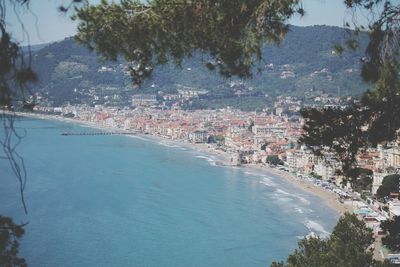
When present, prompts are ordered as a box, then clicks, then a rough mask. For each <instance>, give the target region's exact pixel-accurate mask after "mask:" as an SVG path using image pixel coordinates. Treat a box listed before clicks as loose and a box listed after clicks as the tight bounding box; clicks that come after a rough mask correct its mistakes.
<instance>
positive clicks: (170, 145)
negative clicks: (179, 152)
mask: <svg viewBox="0 0 400 267" xmlns="http://www.w3.org/2000/svg"><path fill="white" fill-rule="evenodd" d="M158 144H159V145H162V146H166V147H171V148H181V146H178V145H172V144H168V143H165V142H158Z"/></svg>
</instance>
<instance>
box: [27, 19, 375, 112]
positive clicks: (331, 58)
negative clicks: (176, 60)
mask: <svg viewBox="0 0 400 267" xmlns="http://www.w3.org/2000/svg"><path fill="white" fill-rule="evenodd" d="M346 36H348V35H346V31H345V30H344V29H341V28H338V27H330V26H312V27H295V26H292V27H291V31H290V32H289V33H288V34H287V36H286V38H285V39H284V41H283V42H282V43H281V44H280V45H279V46H275V45H268V46H266V47H265V49H264V61H263V62H260V64H259V66H258V67H256V68H254V75H253V78H252V79H248V80H239V79H236V78H231V79H224V78H221V77H220V76H218V75H217V74H215V73H213V72H212V71H209V70H208V69H207V68H206V67H205V66H204V64H205V63H206V62H207V60H206V59H205V58H203V57H202V56H200V55H195V56H194V57H192V58H189V59H187V60H185V61H184V63H183V64H182V66H181V68H179V67H175V66H172V65H166V66H162V67H160V68H158V69H156V71H155V72H154V75H153V77H152V78H151V79H149V80H147V81H146V82H145V83H144V85H143V86H142V87H141V88H134V87H133V86H132V85H131V80H130V76H129V74H128V72H127V69H126V63H125V62H124V61H123V60H120V61H118V62H108V61H102V60H101V59H100V58H99V57H98V56H97V55H96V54H95V53H94V52H90V51H88V50H87V49H86V48H84V47H83V46H80V45H78V44H76V43H75V42H74V40H73V39H72V38H68V39H65V40H63V41H60V42H56V43H52V44H50V45H47V46H46V47H44V48H42V49H41V50H39V51H36V52H33V53H34V57H33V58H34V61H33V67H34V69H35V71H36V72H37V73H38V75H39V80H40V82H39V83H37V84H36V85H35V86H34V87H33V88H32V89H33V92H35V93H38V94H39V95H40V96H41V97H42V100H41V101H42V102H50V104H52V105H61V104H64V103H66V102H70V103H88V104H95V103H103V104H104V103H105V104H113V105H127V104H129V102H130V99H131V95H133V94H137V93H158V92H164V93H172V94H173V93H176V92H177V88H180V87H181V86H186V87H192V88H197V89H205V90H208V91H209V93H208V94H207V95H206V96H204V97H202V99H198V100H195V101H192V102H190V103H189V106H187V107H188V108H196V107H199V108H209V107H221V106H225V105H230V106H236V107H241V108H247V109H248V108H252V106H255V107H256V106H257V105H258V104H259V103H265V102H266V101H271V100H272V99H273V97H275V96H277V95H295V96H301V97H303V96H304V97H306V98H307V97H313V96H315V95H318V94H321V93H323V92H325V93H329V94H333V95H341V96H345V95H358V94H360V93H361V92H363V91H365V90H366V89H367V88H371V87H372V85H368V84H365V83H363V82H362V81H361V78H360V75H359V71H360V67H359V61H360V59H361V58H362V56H363V53H362V52H363V49H360V50H359V51H355V52H345V53H344V54H342V55H337V54H335V53H334V52H333V46H334V45H335V44H337V43H341V42H343V41H344V40H345V38H346ZM364 39H365V40H362V42H361V44H362V45H364V44H365V43H366V41H367V40H366V36H364Z"/></svg>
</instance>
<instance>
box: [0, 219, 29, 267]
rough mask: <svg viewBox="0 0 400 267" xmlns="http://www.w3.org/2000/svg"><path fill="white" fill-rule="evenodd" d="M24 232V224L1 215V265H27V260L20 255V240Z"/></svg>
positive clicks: (6, 266)
mask: <svg viewBox="0 0 400 267" xmlns="http://www.w3.org/2000/svg"><path fill="white" fill-rule="evenodd" d="M24 232H25V231H24V228H23V226H22V225H17V224H15V223H14V222H13V220H12V219H11V218H9V217H3V216H1V215H0V266H4V267H13V266H21V267H24V266H27V264H26V262H25V260H24V259H23V258H20V257H18V247H19V241H18V240H19V239H20V238H21V237H22V235H23V234H24Z"/></svg>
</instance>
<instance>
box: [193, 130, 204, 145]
mask: <svg viewBox="0 0 400 267" xmlns="http://www.w3.org/2000/svg"><path fill="white" fill-rule="evenodd" d="M189 142H191V143H196V144H198V143H207V142H208V132H207V131H194V132H191V133H189Z"/></svg>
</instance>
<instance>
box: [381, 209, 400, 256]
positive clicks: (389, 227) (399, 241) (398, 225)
mask: <svg viewBox="0 0 400 267" xmlns="http://www.w3.org/2000/svg"><path fill="white" fill-rule="evenodd" d="M381 228H382V230H383V231H384V232H385V234H386V236H384V237H383V238H382V244H383V245H385V246H387V247H388V248H389V249H390V250H392V251H395V252H399V251H400V216H396V217H394V218H393V219H392V220H386V221H383V222H381Z"/></svg>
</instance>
